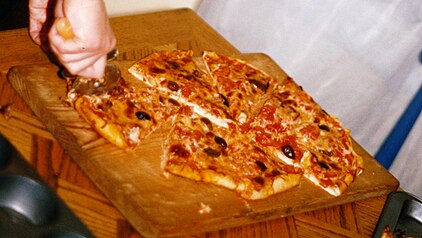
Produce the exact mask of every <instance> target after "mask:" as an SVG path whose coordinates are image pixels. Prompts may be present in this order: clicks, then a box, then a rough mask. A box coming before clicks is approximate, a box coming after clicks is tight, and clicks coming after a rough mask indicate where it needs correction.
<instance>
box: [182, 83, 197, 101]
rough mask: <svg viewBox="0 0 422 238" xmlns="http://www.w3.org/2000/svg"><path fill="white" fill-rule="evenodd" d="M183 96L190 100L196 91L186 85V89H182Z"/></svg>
mask: <svg viewBox="0 0 422 238" xmlns="http://www.w3.org/2000/svg"><path fill="white" fill-rule="evenodd" d="M181 91H182V95H183V97H185V98H189V97H190V95H192V94H193V92H194V89H193V88H192V87H190V86H189V85H185V86H184V87H182V90H181Z"/></svg>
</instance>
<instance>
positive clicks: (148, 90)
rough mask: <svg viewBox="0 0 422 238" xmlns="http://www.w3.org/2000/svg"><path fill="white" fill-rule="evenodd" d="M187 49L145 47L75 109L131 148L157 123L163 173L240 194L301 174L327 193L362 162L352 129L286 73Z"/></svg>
mask: <svg viewBox="0 0 422 238" xmlns="http://www.w3.org/2000/svg"><path fill="white" fill-rule="evenodd" d="M199 59H200V60H201V61H198V59H195V58H194V57H193V52H192V51H189V50H174V51H163V52H156V53H153V54H151V55H149V56H147V57H145V58H142V59H139V60H137V61H136V62H134V63H133V64H132V66H131V67H129V69H128V71H129V72H130V73H131V74H132V75H133V76H134V77H135V78H136V79H135V81H136V80H137V81H136V82H132V81H130V82H129V81H126V80H125V79H122V80H120V81H119V84H118V85H117V86H116V87H115V88H113V89H112V90H109V91H106V92H104V93H102V94H96V95H91V94H89V95H76V96H75V95H74V94H73V95H74V96H75V97H72V98H71V100H72V104H73V105H74V107H75V109H76V110H77V111H78V112H79V114H80V115H81V116H82V117H83V118H84V119H85V120H86V121H87V122H88V123H89V124H90V125H91V126H92V127H93V128H94V129H95V130H96V131H97V132H98V133H99V134H100V135H101V136H103V137H104V138H105V139H107V140H108V141H110V142H111V143H112V144H114V145H116V146H118V147H119V148H123V149H134V148H136V147H137V146H139V145H140V144H142V142H143V141H144V140H145V139H146V138H148V137H149V136H150V135H151V134H153V133H154V132H155V131H157V130H158V129H159V128H161V127H162V126H163V125H164V124H167V125H169V128H170V129H168V130H167V131H165V132H166V135H167V136H166V137H165V138H163V151H162V154H161V157H160V158H161V165H162V166H161V167H162V170H163V171H164V173H165V174H167V175H168V174H173V175H176V176H180V177H184V178H188V179H191V180H194V181H198V182H205V183H211V184H214V185H218V186H221V187H224V188H227V189H230V190H233V191H235V192H236V193H237V194H239V195H240V196H241V197H243V198H245V199H251V200H255V199H263V198H266V197H268V196H270V195H273V194H276V193H280V192H283V191H286V190H288V189H291V188H293V187H295V186H297V185H298V184H299V183H300V181H301V180H302V177H304V178H305V179H307V180H309V181H311V182H312V183H314V184H315V185H316V186H318V187H320V188H322V189H323V190H324V191H326V192H328V193H329V194H331V195H333V196H339V195H341V194H342V193H343V192H344V191H345V190H346V189H347V188H348V187H349V186H350V184H351V183H352V182H353V181H354V180H355V178H356V177H357V176H359V174H361V173H362V171H363V161H362V158H361V157H360V156H359V155H358V154H357V153H356V152H355V151H354V149H353V144H352V139H351V137H350V131H349V130H347V129H344V128H343V127H342V125H341V123H340V122H339V120H338V119H337V118H335V117H334V116H332V115H330V114H328V113H327V112H326V111H324V110H323V109H322V108H321V107H320V106H319V105H318V104H317V103H316V102H315V101H314V100H313V99H312V97H311V96H309V94H307V93H306V92H305V91H304V90H303V88H302V87H301V86H299V85H298V84H296V82H294V80H293V79H292V78H289V77H287V78H283V79H278V78H275V77H273V76H271V75H269V74H267V73H266V72H264V71H263V70H261V69H259V68H257V67H255V66H253V65H251V64H249V63H247V62H246V61H243V60H240V59H237V58H235V57H228V56H223V55H220V54H217V53H215V52H210V51H207V52H204V53H203V55H202V57H201V58H199Z"/></svg>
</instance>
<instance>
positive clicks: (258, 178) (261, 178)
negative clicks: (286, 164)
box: [253, 177, 265, 185]
mask: <svg viewBox="0 0 422 238" xmlns="http://www.w3.org/2000/svg"><path fill="white" fill-rule="evenodd" d="M253 180H254V181H255V182H256V183H258V184H260V185H264V183H265V180H264V178H263V177H255V178H253Z"/></svg>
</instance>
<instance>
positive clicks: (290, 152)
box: [281, 145, 295, 159]
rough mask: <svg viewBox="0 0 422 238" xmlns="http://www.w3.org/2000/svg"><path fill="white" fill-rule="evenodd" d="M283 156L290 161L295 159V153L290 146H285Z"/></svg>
mask: <svg viewBox="0 0 422 238" xmlns="http://www.w3.org/2000/svg"><path fill="white" fill-rule="evenodd" d="M281 150H282V151H283V154H284V155H285V156H287V157H288V158H290V159H295V151H294V150H293V148H292V147H291V146H290V145H285V146H283V147H282V148H281Z"/></svg>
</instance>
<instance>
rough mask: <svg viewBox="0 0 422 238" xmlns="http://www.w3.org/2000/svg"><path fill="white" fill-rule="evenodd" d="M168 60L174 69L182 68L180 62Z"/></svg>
mask: <svg viewBox="0 0 422 238" xmlns="http://www.w3.org/2000/svg"><path fill="white" fill-rule="evenodd" d="M166 62H167V63H168V64H169V65H170V66H171V68H172V69H180V64H179V63H177V62H175V61H171V60H166Z"/></svg>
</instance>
